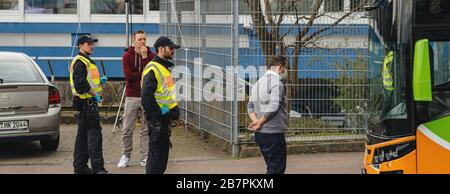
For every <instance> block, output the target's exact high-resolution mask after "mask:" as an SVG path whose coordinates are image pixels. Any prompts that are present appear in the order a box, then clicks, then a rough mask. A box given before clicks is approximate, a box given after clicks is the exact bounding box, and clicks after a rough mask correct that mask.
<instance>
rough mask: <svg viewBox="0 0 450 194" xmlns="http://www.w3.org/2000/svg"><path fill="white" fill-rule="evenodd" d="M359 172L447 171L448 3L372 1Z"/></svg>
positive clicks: (449, 91)
mask: <svg viewBox="0 0 450 194" xmlns="http://www.w3.org/2000/svg"><path fill="white" fill-rule="evenodd" d="M366 9H367V11H368V17H369V18H370V20H371V21H370V27H371V28H370V29H371V30H370V32H369V34H370V35H369V36H370V41H369V42H370V43H369V51H370V56H371V57H370V65H369V80H370V89H369V118H368V131H367V140H368V141H367V144H366V150H365V156H364V168H363V173H368V174H416V173H420V174H422V173H424V174H430V173H450V1H449V0H376V1H374V4H372V5H369V6H367V7H366Z"/></svg>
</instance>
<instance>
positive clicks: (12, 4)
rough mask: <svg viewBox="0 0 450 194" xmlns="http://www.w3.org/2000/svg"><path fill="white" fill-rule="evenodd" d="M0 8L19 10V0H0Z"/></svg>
mask: <svg viewBox="0 0 450 194" xmlns="http://www.w3.org/2000/svg"><path fill="white" fill-rule="evenodd" d="M0 10H19V0H0Z"/></svg>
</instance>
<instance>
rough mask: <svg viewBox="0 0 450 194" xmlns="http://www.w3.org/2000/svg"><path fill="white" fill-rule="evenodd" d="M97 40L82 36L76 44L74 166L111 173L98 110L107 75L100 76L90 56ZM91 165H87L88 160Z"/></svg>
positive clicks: (81, 170) (72, 71) (72, 69)
mask: <svg viewBox="0 0 450 194" xmlns="http://www.w3.org/2000/svg"><path fill="white" fill-rule="evenodd" d="M97 41H98V40H97V39H93V38H91V37H89V36H81V37H80V38H79V39H78V41H77V45H78V48H79V53H78V55H77V56H76V57H75V58H74V59H73V60H72V63H71V64H70V87H71V89H72V94H73V107H74V108H75V109H76V110H78V112H77V114H76V117H77V119H78V132H77V136H76V140H75V150H74V154H73V156H74V161H73V167H74V172H75V174H92V173H94V174H108V173H109V172H108V171H106V170H105V168H104V167H103V165H104V161H103V153H102V152H103V151H102V133H101V130H102V127H101V125H100V115H99V113H98V103H100V102H101V99H102V98H101V96H100V95H101V92H102V87H101V84H104V83H105V82H106V81H107V79H108V78H106V77H100V72H99V70H98V68H97V66H96V65H95V63H94V62H93V61H92V60H91V59H90V58H89V55H92V52H93V49H94V43H95V42H97ZM89 159H90V161H91V167H92V169H91V168H89V167H88V165H87V163H88V160H89Z"/></svg>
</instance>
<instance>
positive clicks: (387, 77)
mask: <svg viewBox="0 0 450 194" xmlns="http://www.w3.org/2000/svg"><path fill="white" fill-rule="evenodd" d="M393 61H394V52H392V51H391V52H389V53H388V54H387V56H386V57H385V58H384V61H383V72H382V76H383V86H384V89H386V90H389V91H391V90H394V80H393V77H392V73H391V69H390V68H391V67H392V62H393Z"/></svg>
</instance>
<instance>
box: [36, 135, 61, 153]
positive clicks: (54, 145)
mask: <svg viewBox="0 0 450 194" xmlns="http://www.w3.org/2000/svg"><path fill="white" fill-rule="evenodd" d="M40 144H41V149H43V150H46V151H55V150H56V149H58V146H59V135H58V138H56V139H52V140H41V141H40Z"/></svg>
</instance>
